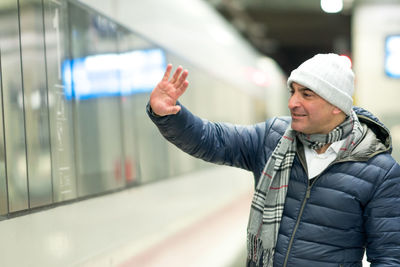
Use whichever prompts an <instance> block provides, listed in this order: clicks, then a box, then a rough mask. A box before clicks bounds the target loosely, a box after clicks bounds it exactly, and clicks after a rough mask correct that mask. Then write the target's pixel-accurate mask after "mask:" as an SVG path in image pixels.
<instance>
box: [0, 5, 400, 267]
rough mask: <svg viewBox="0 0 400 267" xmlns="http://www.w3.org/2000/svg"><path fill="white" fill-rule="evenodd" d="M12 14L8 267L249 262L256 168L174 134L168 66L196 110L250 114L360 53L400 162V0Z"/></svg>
mask: <svg viewBox="0 0 400 267" xmlns="http://www.w3.org/2000/svg"><path fill="white" fill-rule="evenodd" d="M0 21H1V23H0V74H1V76H0V82H1V101H0V106H1V108H0V126H1V127H0V220H1V221H0V234H1V236H2V237H3V238H2V241H0V251H2V252H3V253H2V255H3V256H2V257H0V265H1V266H56V265H57V266H243V262H244V257H245V246H246V244H245V236H246V224H247V218H248V213H249V207H250V201H251V196H252V191H253V187H254V184H253V178H252V176H251V174H250V173H248V172H245V171H242V170H238V169H234V168H228V167H222V166H215V165H211V164H208V163H205V162H203V161H200V160H196V159H193V158H191V157H189V156H187V155H186V154H184V153H183V152H181V151H179V150H178V149H177V148H175V147H174V146H172V145H171V144H169V143H167V142H166V141H165V140H164V139H163V138H162V137H161V136H160V134H159V133H158V131H157V129H156V128H155V126H154V125H153V124H152V123H151V122H150V120H149V119H148V117H147V115H146V113H145V106H146V104H147V101H148V99H149V94H150V92H151V90H152V89H153V88H154V86H155V85H156V84H157V82H158V81H159V80H160V79H161V77H162V75H163V72H164V69H165V67H166V64H168V63H172V64H173V65H174V68H176V67H177V66H179V65H182V66H183V67H184V68H186V69H188V70H189V73H190V74H189V82H190V86H189V89H188V90H187V92H186V93H185V95H184V96H183V97H182V99H181V102H182V103H183V104H184V105H185V106H186V107H188V108H189V109H190V110H191V111H192V112H193V113H195V114H197V115H199V116H200V117H203V118H207V119H209V120H211V121H225V122H231V123H236V124H251V123H256V122H260V121H263V120H265V119H266V118H270V117H273V116H279V115H287V114H288V109H287V100H288V92H287V88H286V79H287V77H288V75H289V74H290V71H291V70H293V69H295V68H296V67H297V66H298V65H299V64H300V63H302V62H303V61H304V60H306V59H308V58H310V57H311V56H313V55H314V54H316V53H328V52H333V53H338V54H341V55H345V56H347V57H349V58H350V60H351V61H352V68H353V70H354V72H355V75H356V84H355V86H356V91H355V95H354V104H355V105H358V106H361V107H363V108H365V109H367V110H369V111H371V112H372V113H373V114H375V115H376V116H377V117H378V118H380V120H381V121H382V122H383V123H384V124H385V125H386V126H387V127H388V128H389V129H390V131H391V134H392V138H393V140H392V141H393V153H392V154H393V156H394V157H395V158H396V159H397V161H399V160H400V106H399V105H398V99H399V97H400V0H375V1H374V0H299V1H290V0H246V1H245V0H207V1H206V0H169V1H162V0H146V1H137V0H80V1H77V0H2V1H1V3H0ZM22 255H23V256H22Z"/></svg>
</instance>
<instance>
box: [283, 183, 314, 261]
mask: <svg viewBox="0 0 400 267" xmlns="http://www.w3.org/2000/svg"><path fill="white" fill-rule="evenodd" d="M311 187H312V185H307V191H306V197H305V198H304V200H303V203H302V204H301V209H300V212H299V216H298V217H297V221H296V225H295V226H294V230H293V233H292V237H291V238H290V241H289V246H288V250H287V252H286V257H285V261H284V262H283V267H286V265H287V262H288V259H289V254H290V250H291V249H292V245H293V241H294V236H295V234H296V231H297V228H298V227H299V225H300V218H301V216H302V215H303V211H304V207H305V206H306V203H307V200H308V199H309V198H310V191H311Z"/></svg>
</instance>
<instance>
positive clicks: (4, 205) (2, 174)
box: [0, 10, 8, 216]
mask: <svg viewBox="0 0 400 267" xmlns="http://www.w3.org/2000/svg"><path fill="white" fill-rule="evenodd" d="M0 14H1V10H0ZM2 83H3V79H2V77H1V51H0V88H1V91H0V216H3V215H6V214H7V213H8V196H7V177H6V162H5V160H6V157H5V153H6V152H5V148H4V122H3V88H2Z"/></svg>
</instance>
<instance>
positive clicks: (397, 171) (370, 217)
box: [364, 158, 400, 267]
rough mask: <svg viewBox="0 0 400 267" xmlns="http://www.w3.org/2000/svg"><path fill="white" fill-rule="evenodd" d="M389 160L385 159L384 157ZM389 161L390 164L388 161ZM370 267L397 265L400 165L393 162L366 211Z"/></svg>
mask: <svg viewBox="0 0 400 267" xmlns="http://www.w3.org/2000/svg"><path fill="white" fill-rule="evenodd" d="M386 159H388V158H386ZM389 162H393V159H392V160H389ZM364 215H365V229H366V234H367V260H368V261H369V262H371V267H389V266H390V267H395V266H400V166H399V164H398V163H396V162H395V163H394V164H393V165H392V167H391V168H390V169H389V170H388V171H387V173H386V176H385V179H384V180H383V182H382V183H381V184H380V185H379V186H378V187H377V188H376V190H375V192H374V195H373V197H372V199H371V201H370V202H369V203H368V205H367V206H366V209H365V213H364Z"/></svg>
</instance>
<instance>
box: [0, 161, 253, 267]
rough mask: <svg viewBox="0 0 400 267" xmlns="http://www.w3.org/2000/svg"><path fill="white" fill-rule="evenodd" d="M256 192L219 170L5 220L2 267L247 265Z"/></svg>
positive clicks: (248, 180) (239, 176)
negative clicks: (251, 215) (249, 226)
mask: <svg viewBox="0 0 400 267" xmlns="http://www.w3.org/2000/svg"><path fill="white" fill-rule="evenodd" d="M252 191H253V179H252V175H251V173H249V172H246V171H243V170H239V169H236V168H231V167H222V166H215V167H211V168H208V169H205V170H202V171H198V172H195V173H190V174H187V175H182V176H179V177H175V178H170V179H166V180H163V181H159V182H155V183H152V184H148V185H144V186H140V187H135V188H131V189H129V190H124V191H121V192H117V193H113V194H109V195H104V196H101V197H96V198H92V199H88V200H84V201H80V202H76V203H72V204H68V205H63V206H60V207H57V208H53V209H50V210H46V212H36V213H32V214H29V215H25V216H21V217H17V218H13V219H10V220H6V221H3V222H1V227H0V235H1V236H2V241H0V249H1V250H2V251H3V252H5V253H4V254H3V256H2V257H1V258H0V266H8V267H9V266H12V267H13V266H31V267H35V266H40V267H43V266H84V267H92V266H93V267H94V266H96V267H102V266H118V267H128V266H140V267H153V266H154V267H155V266H157V267H159V266H175V267H179V266H185V267H189V266H199V267H200V266H202V267H204V266H207V267H213V266H215V267H233V266H243V265H244V261H245V259H244V257H245V246H246V240H245V238H246V226H247V220H248V215H249V211H250V202H251V198H252ZM11 221H12V223H11ZM18 225H24V226H25V227H24V228H22V227H18V229H19V232H16V231H15V229H13V228H14V227H17V226H18ZM20 229H24V230H23V231H22V232H21V230H20ZM16 247H18V250H15V248H16ZM12 248H14V249H12ZM21 255H23V256H21Z"/></svg>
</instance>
